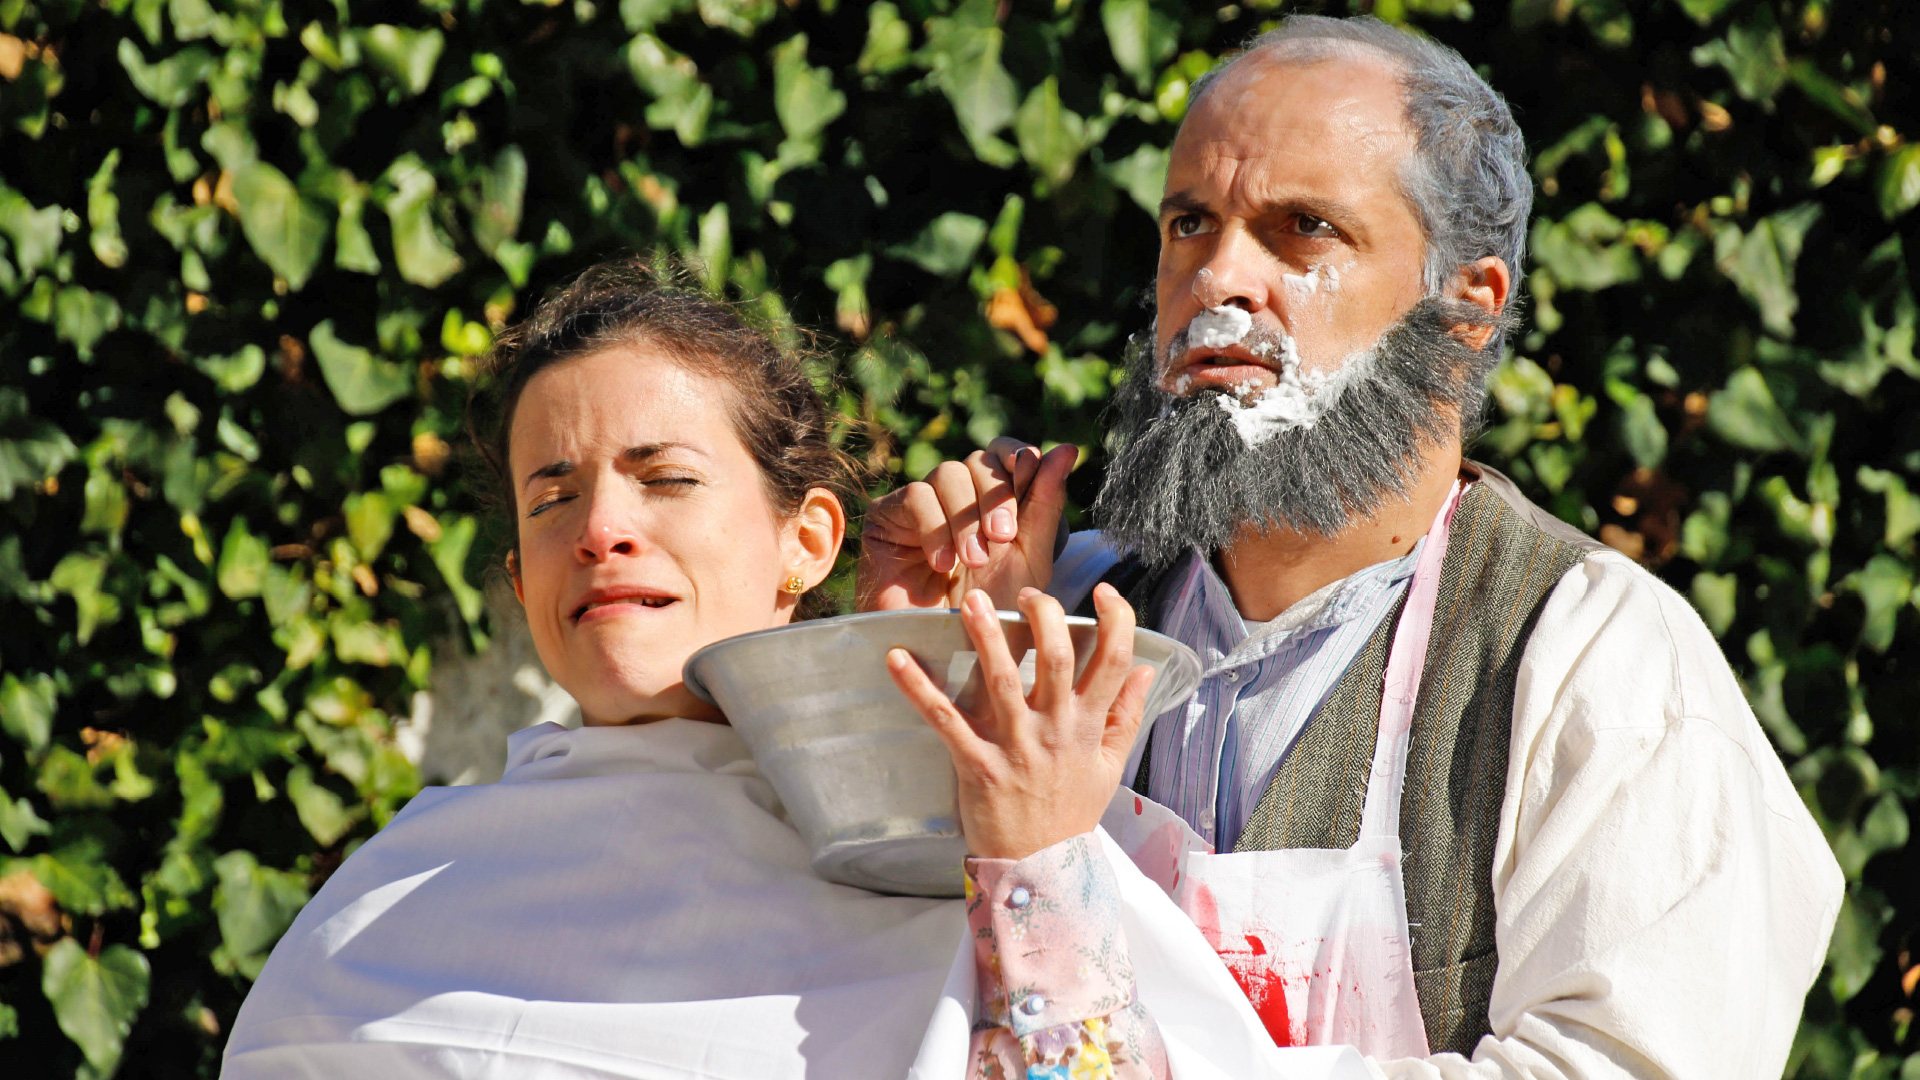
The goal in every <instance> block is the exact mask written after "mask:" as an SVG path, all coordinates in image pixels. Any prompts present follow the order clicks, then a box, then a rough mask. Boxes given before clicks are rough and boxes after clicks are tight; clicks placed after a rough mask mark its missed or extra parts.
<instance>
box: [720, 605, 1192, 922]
mask: <svg viewBox="0 0 1920 1080" xmlns="http://www.w3.org/2000/svg"><path fill="white" fill-rule="evenodd" d="M999 614H1000V623H1001V629H1002V630H1003V631H1004V632H1005V633H1006V636H1007V644H1008V645H1009V646H1010V647H1011V649H1012V651H1013V655H1014V657H1015V658H1016V659H1018V660H1019V661H1020V670H1021V674H1022V676H1023V677H1024V679H1025V681H1026V685H1027V686H1028V688H1029V689H1031V688H1032V685H1033V657H1032V653H1031V646H1032V643H1033V635H1032V632H1031V631H1030V630H1029V628H1028V626H1027V623H1026V620H1025V619H1024V618H1022V617H1021V615H1020V614H1019V613H1018V612H1012V611H1002V612H1000V613H999ZM1067 623H1068V626H1069V630H1070V632H1071V634H1072V636H1073V648H1074V656H1075V664H1076V671H1075V674H1076V675H1078V673H1079V671H1081V670H1084V668H1085V666H1086V662H1087V658H1088V657H1089V656H1090V655H1091V654H1092V652H1093V644H1094V639H1095V623H1094V621H1093V620H1092V619H1085V618H1073V617H1069V618H1068V619H1067ZM894 646H899V647H902V648H905V649H906V650H907V651H908V652H911V653H912V654H913V655H914V656H915V657H916V658H917V659H918V660H919V661H920V663H921V664H922V665H923V666H924V667H925V668H926V669H927V670H928V671H929V672H931V673H932V675H933V678H934V680H935V681H936V682H941V683H943V684H944V686H945V689H946V691H947V694H948V696H950V697H952V698H953V700H954V701H955V702H956V703H958V704H959V705H960V707H961V708H962V709H967V708H968V707H969V706H970V705H971V704H972V703H973V702H975V701H978V700H979V699H980V695H981V692H982V688H981V683H982V680H981V677H980V675H979V673H978V672H977V670H976V667H977V665H976V664H975V654H974V650H973V642H972V641H971V640H969V639H968V637H967V632H966V629H965V628H964V626H963V625H962V624H961V621H960V613H959V612H958V611H957V610H954V609H951V608H935V609H916V610H908V611H875V612H868V613H866V614H861V615H844V616H841V617H839V618H834V619H816V620H812V621H809V622H803V623H795V624H793V625H791V626H782V627H777V628H775V629H772V630H761V631H759V632H757V633H752V634H742V635H740V636H739V637H733V638H727V639H726V640H724V641H717V642H714V643H713V644H712V645H709V646H707V647H706V648H704V649H701V650H700V651H699V652H696V653H694V654H693V655H692V656H691V657H689V658H688V659H687V664H686V668H685V671H684V675H685V678H686V682H687V688H688V689H689V690H691V691H693V693H694V694H695V695H697V696H699V697H700V698H701V699H702V700H704V701H707V702H711V703H712V704H713V705H715V706H717V707H719V709H720V711H721V712H723V713H725V714H726V716H727V720H728V721H729V722H730V723H732V724H733V726H734V728H735V730H737V731H739V732H740V734H741V737H743V738H744V739H746V741H747V746H748V747H749V748H750V749H751V750H752V751H753V757H754V760H755V761H756V762H758V763H759V766H760V771H761V772H762V773H763V774H764V775H765V776H766V778H767V780H768V782H770V783H772V784H773V787H774V790H775V791H776V792H778V793H779V795H780V800H781V802H783V803H785V804H786V808H787V814H788V816H789V818H790V819H791V820H792V822H793V824H794V827H795V828H797V829H799V830H800V835H801V836H802V837H803V838H804V839H805V840H806V841H807V844H808V846H809V847H810V848H811V849H812V851H813V869H814V871H815V872H816V873H818V874H819V875H820V876H821V877H823V878H826V879H827V880H828V881H837V882H840V883H842V884H846V885H857V886H859V887H861V888H863V889H872V890H874V891H876V892H886V893H904V894H907V895H912V896H959V895H961V893H962V891H963V889H964V884H963V880H962V876H961V865H960V864H961V860H962V859H963V858H964V857H965V856H966V853H967V843H966V840H965V839H964V838H963V837H962V836H961V834H960V815H959V807H958V803H957V801H956V796H955V781H954V774H953V760H952V759H951V758H950V757H949V756H948V755H947V748H946V745H945V744H944V743H942V742H941V741H940V738H939V736H937V735H935V734H934V733H933V729H932V728H930V727H928V726H927V723H926V721H925V720H922V719H921V718H920V714H919V713H918V712H916V711H914V708H913V706H912V705H910V704H908V702H907V699H906V698H905V697H904V696H903V695H902V694H901V693H900V690H899V688H898V687H896V686H894V684H893V678H892V676H891V675H889V674H888V673H887V663H886V656H887V650H888V649H889V648H892V647H894ZM1133 657H1134V662H1135V663H1136V664H1147V665H1149V666H1151V667H1152V668H1153V669H1154V679H1153V685H1152V687H1151V689H1150V690H1149V691H1148V694H1147V707H1146V722H1145V723H1143V724H1141V727H1140V735H1139V738H1145V737H1146V733H1147V728H1148V726H1149V725H1150V724H1151V723H1152V722H1153V719H1154V718H1155V717H1157V716H1159V715H1160V714H1161V713H1162V712H1164V711H1166V710H1167V709H1170V708H1173V707H1174V706H1176V705H1179V704H1180V703H1182V702H1184V701H1185V700H1186V699H1187V696H1188V695H1189V694H1191V693H1193V689H1194V687H1195V686H1197V685H1199V681H1200V659H1199V657H1197V656H1195V655H1194V652H1193V650H1192V649H1189V648H1187V647H1186V646H1185V645H1182V644H1180V643H1179V642H1177V641H1175V640H1173V639H1172V638H1169V637H1166V636H1165V635H1162V634H1156V633H1154V632H1153V631H1151V630H1135V631H1134V639H1133Z"/></svg>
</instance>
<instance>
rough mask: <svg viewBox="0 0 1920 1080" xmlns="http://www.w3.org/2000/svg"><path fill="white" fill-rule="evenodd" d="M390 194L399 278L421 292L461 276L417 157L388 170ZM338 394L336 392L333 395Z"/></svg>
mask: <svg viewBox="0 0 1920 1080" xmlns="http://www.w3.org/2000/svg"><path fill="white" fill-rule="evenodd" d="M385 179H386V182H387V183H388V184H390V185H392V188H393V191H392V194H390V195H388V196H387V197H386V198H385V199H383V200H382V201H381V204H380V207H381V209H382V210H385V211H386V213H387V220H388V221H389V222H391V223H392V225H393V258H394V262H395V264H397V265H398V267H399V269H400V276H401V277H403V278H405V279H407V280H408V281H411V282H413V283H414V284H415V285H419V286H422V287H424V288H428V289H431V288H435V287H437V286H438V285H440V283H441V282H443V281H446V280H447V279H448V278H450V277H452V276H453V275H455V274H457V273H459V272H460V267H461V265H462V264H461V262H460V256H459V255H457V254H455V253H454V250H453V246H452V244H451V243H449V242H448V240H447V239H446V236H445V234H443V233H442V232H441V231H440V226H439V225H438V224H437V223H436V222H435V221H434V217H433V215H434V204H435V201H436V198H437V196H438V195H439V191H440V186H439V183H438V182H437V181H435V180H434V178H433V174H432V173H431V172H428V171H427V167H426V164H425V163H424V162H422V161H421V160H420V158H419V156H418V155H416V154H406V155H403V156H402V157H400V158H399V159H398V160H396V161H395V162H394V163H393V164H392V165H391V166H389V167H388V168H387V172H386V177H385ZM337 393H338V391H336V394H337Z"/></svg>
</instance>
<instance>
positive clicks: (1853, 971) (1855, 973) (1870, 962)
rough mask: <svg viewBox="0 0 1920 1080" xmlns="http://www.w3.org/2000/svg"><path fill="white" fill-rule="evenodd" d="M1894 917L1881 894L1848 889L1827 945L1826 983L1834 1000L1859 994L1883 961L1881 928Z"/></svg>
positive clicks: (1864, 889) (1847, 998)
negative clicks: (1827, 973) (1827, 967)
mask: <svg viewBox="0 0 1920 1080" xmlns="http://www.w3.org/2000/svg"><path fill="white" fill-rule="evenodd" d="M1892 918H1893V909H1892V908H1890V907H1888V906H1887V902H1886V899H1885V898H1883V897H1882V896H1881V895H1880V894H1879V893H1877V892H1875V891H1874V890H1872V889H1869V888H1866V887H1864V886H1859V885H1856V886H1854V887H1853V888H1850V889H1848V890H1847V895H1846V898H1845V899H1844V900H1843V901H1842V902H1841V905H1840V918H1839V920H1838V921H1837V922H1835V923H1834V927H1833V937H1832V939H1831V940H1830V941H1829V943H1828V945H1827V964H1828V966H1829V971H1830V973H1829V975H1828V977H1827V985H1828V987H1829V988H1831V989H1832V991H1833V996H1834V999H1835V1000H1837V1001H1841V1002H1845V1001H1848V1000H1850V999H1851V998H1852V997H1853V996H1854V995H1855V994H1858V993H1859V992H1860V990H1861V988H1863V987H1865V986H1866V985H1867V980H1868V979H1871V978H1872V977H1873V971H1874V969H1875V968H1876V967H1878V966H1879V964H1880V957H1881V954H1882V949H1881V948H1880V928H1881V927H1883V926H1885V925H1886V924H1887V923H1888V922H1889V921H1891V920H1892Z"/></svg>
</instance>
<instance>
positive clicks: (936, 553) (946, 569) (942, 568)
mask: <svg viewBox="0 0 1920 1080" xmlns="http://www.w3.org/2000/svg"><path fill="white" fill-rule="evenodd" d="M928 561H929V562H931V563H932V564H933V569H934V570H935V572H937V573H941V574H946V573H951V572H952V571H953V549H952V548H950V547H939V548H934V549H933V558H931V559H929V560H928Z"/></svg>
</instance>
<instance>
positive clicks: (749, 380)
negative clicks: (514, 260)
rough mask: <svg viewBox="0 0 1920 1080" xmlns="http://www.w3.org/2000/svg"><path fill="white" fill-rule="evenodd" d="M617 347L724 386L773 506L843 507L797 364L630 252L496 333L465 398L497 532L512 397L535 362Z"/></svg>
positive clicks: (808, 601)
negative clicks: (488, 477) (817, 501)
mask: <svg viewBox="0 0 1920 1080" xmlns="http://www.w3.org/2000/svg"><path fill="white" fill-rule="evenodd" d="M623 345H645V346H650V347H651V348H653V349H657V350H658V351H659V352H661V353H663V354H665V356H666V357H667V358H669V359H670V360H671V361H672V362H673V363H676V364H679V365H681V366H683V367H685V368H686V369H687V370H690V371H693V372H696V373H698V374H701V375H707V376H711V377H713V378H717V379H720V380H721V381H723V382H725V383H726V384H727V385H728V386H729V387H731V388H732V389H733V395H732V397H733V401H732V403H731V404H732V413H733V425H734V430H735V432H736V433H737V434H738V435H739V436H740V441H741V443H742V444H744V445H745V446H746V448H747V452H748V453H749V454H751V455H752V456H753V460H754V463H755V464H757V465H758V466H759V467H760V476H761V479H762V480H763V481H764V483H765V484H766V490H767V497H768V499H769V501H770V502H771V503H772V504H773V508H774V510H775V511H776V512H778V513H779V514H781V515H791V514H794V513H797V512H799V509H800V507H801V505H802V503H803V502H804V501H805V499H806V495H807V492H808V491H809V490H810V489H813V488H825V489H826V490H828V491H830V492H832V493H833V494H834V496H835V497H836V498H838V499H839V500H840V503H841V505H842V506H843V507H846V508H848V509H849V511H851V509H852V507H853V504H854V500H855V498H856V497H857V496H858V495H859V493H860V490H861V485H860V483H859V475H860V473H859V468H858V466H857V465H855V463H854V461H853V459H852V458H851V457H849V456H847V455H846V454H844V453H842V452H841V451H840V450H838V449H837V448H835V447H834V445H833V443H832V441H831V439H830V438H829V431H828V413H827V409H826V405H825V404H824V403H823V402H822V401H821V399H820V394H819V392H818V391H817V390H815V389H814V386H813V381H812V380H811V379H810V378H809V377H808V375H807V372H806V370H805V369H804V368H803V367H802V365H801V362H800V360H799V359H798V358H797V357H796V356H794V355H791V354H790V353H788V352H785V351H783V350H782V349H781V348H780V347H779V346H777V345H775V344H774V343H773V341H771V340H770V339H769V338H768V337H767V336H766V335H765V334H763V333H761V332H760V331H758V330H756V329H754V328H753V327H751V326H749V325H748V324H747V322H746V321H745V320H744V319H742V318H741V317H740V314H739V313H738V312H737V311H736V310H735V309H734V308H733V307H731V306H730V305H728V304H726V303H725V302H723V301H720V300H716V299H714V298H713V297H711V296H708V295H706V294H705V293H702V292H700V291H698V290H696V289H694V288H691V287H689V286H687V285H685V284H682V283H681V282H679V281H677V280H673V279H671V278H670V277H668V276H667V275H666V274H664V273H663V272H661V271H658V270H656V269H654V268H653V267H650V266H649V265H648V264H647V263H645V262H642V261H640V260H638V259H617V260H612V261H608V262H603V263H600V264H598V265H596V266H592V267H589V268H588V269H587V270H585V271H584V272H582V273H581V274H580V276H579V277H576V278H574V279H573V281H572V282H570V283H569V284H567V285H566V286H565V287H564V288H562V289H560V290H559V291H558V292H556V293H553V294H552V295H550V296H548V297H547V299H546V300H544V301H542V302H541V304H540V306H539V307H537V308H535V309H534V311H533V313H532V314H531V315H529V316H527V318H526V319H524V320H522V321H521V322H520V323H519V324H517V325H515V326H512V327H510V328H508V329H507V330H506V331H505V332H503V333H502V334H501V335H500V337H499V338H498V340H496V341H495V343H494V346H493V351H492V353H491V354H490V355H489V356H488V358H487V361H486V364H485V368H484V371H483V374H482V377H481V379H480V380H479V382H478V383H477V385H476V387H475V390H474V393H473V396H472V397H470V398H469V399H468V402H467V429H468V432H469V434H470V435H471V436H472V437H473V441H474V445H475V447H476V448H477V449H478V450H479V453H480V456H481V458H482V460H484V461H485V463H486V465H487V469H488V471H489V472H490V473H491V474H492V478H493V484H492V487H491V496H492V498H493V499H495V500H498V501H501V502H502V503H503V504H504V507H505V516H506V524H507V526H508V528H509V530H510V531H509V533H508V535H509V536H517V535H518V530H517V529H514V528H513V511H512V508H513V506H514V483H513V475H512V471H511V469H510V468H509V466H508V450H509V446H508V442H509V439H510V437H511V435H512V431H513V414H514V410H515V409H516V408H517V407H518V406H519V404H520V395H521V393H522V392H523V391H524V390H525V389H526V386H527V383H528V382H529V381H530V380H532V378H533V377H534V376H535V375H538V374H539V373H540V372H542V371H544V370H546V369H547V368H550V367H553V366H554V365H556V364H560V363H564V362H566V361H568V360H572V359H575V358H578V357H582V356H586V355H588V354H590V353H595V352H599V351H600V350H602V349H607V348H613V347H617V346H623ZM514 546H516V547H517V546H518V542H517V541H514ZM827 603H828V602H827V601H826V599H825V597H824V596H823V595H822V594H821V590H819V589H815V590H813V591H812V592H810V593H808V594H807V595H806V596H804V597H802V598H801V603H800V608H799V611H798V612H797V613H796V617H799V618H807V617H811V616H813V615H817V614H821V613H822V609H823V608H824V607H825V606H826V605H827Z"/></svg>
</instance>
